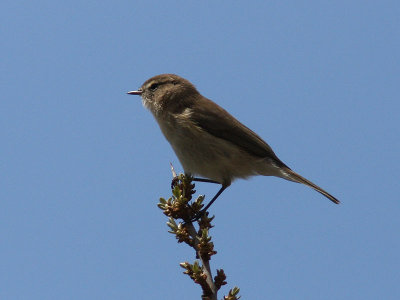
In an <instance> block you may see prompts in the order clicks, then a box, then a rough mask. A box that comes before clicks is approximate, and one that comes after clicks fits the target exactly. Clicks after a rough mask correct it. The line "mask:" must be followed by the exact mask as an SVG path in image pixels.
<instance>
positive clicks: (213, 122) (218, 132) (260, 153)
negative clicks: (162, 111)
mask: <svg viewBox="0 0 400 300" xmlns="http://www.w3.org/2000/svg"><path fill="white" fill-rule="evenodd" d="M191 112H192V113H191V115H190V119H191V120H192V121H193V122H195V123H196V124H197V126H199V127H201V128H202V129H203V130H205V131H206V132H208V133H209V134H212V135H214V136H216V137H218V138H220V139H224V140H226V141H229V142H231V143H232V144H234V145H236V146H238V147H240V148H242V149H243V150H244V151H246V152H248V153H250V154H252V155H254V156H257V157H260V158H272V159H273V160H274V161H276V162H277V163H279V164H281V165H282V166H285V167H287V166H286V165H285V164H284V163H283V162H282V161H281V160H280V159H279V158H278V157H277V156H276V155H275V153H274V151H273V150H272V148H271V147H270V146H269V145H268V144H267V143H266V142H265V141H264V140H263V139H262V138H260V137H259V136H258V135H257V134H256V133H254V132H253V131H252V130H251V129H249V128H247V127H246V126H245V125H243V124H242V123H240V122H239V121H238V120H236V119H235V118H234V117H233V116H232V115H230V114H229V113H228V112H227V111H226V110H224V109H223V108H222V107H220V106H219V105H217V104H216V103H214V102H212V101H211V100H209V99H207V98H204V97H201V98H199V99H197V101H196V102H195V104H194V105H193V106H192V107H191Z"/></svg>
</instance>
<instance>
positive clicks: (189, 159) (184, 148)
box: [160, 124, 276, 185]
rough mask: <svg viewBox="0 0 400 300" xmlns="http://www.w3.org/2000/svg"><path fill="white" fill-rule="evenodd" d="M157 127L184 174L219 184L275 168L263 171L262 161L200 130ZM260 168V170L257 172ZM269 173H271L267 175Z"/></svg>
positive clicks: (161, 125) (272, 171) (162, 125)
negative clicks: (169, 145)
mask: <svg viewBox="0 0 400 300" xmlns="http://www.w3.org/2000/svg"><path fill="white" fill-rule="evenodd" d="M166 125H167V124H160V127H161V130H162V132H163V133H164V135H165V137H166V138H167V140H168V141H169V143H170V144H171V146H172V148H173V149H174V151H175V154H176V155H177V157H178V159H179V161H180V163H181V164H182V167H183V169H184V170H185V173H188V174H192V175H199V176H202V177H204V178H208V179H211V180H214V181H217V182H220V183H222V184H228V185H229V184H230V183H231V182H232V181H233V180H234V179H235V178H246V177H249V176H252V175H257V174H262V173H264V174H263V175H274V173H275V172H276V170H275V168H274V169H271V171H267V172H265V170H264V169H265V168H264V167H262V166H263V165H266V164H265V162H264V163H263V159H262V158H258V157H254V156H253V155H251V154H248V153H246V152H245V151H244V150H243V149H241V148H240V147H238V146H237V145H235V144H232V143H231V142H229V141H226V140H224V139H221V138H218V137H215V136H213V135H211V134H209V133H207V132H205V131H203V130H202V129H201V128H197V127H195V126H193V127H192V126H191V127H190V129H189V128H185V127H178V128H177V127H171V126H166ZM260 167H261V169H263V171H262V173H260ZM267 173H271V174H267Z"/></svg>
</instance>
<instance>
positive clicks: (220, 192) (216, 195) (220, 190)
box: [191, 179, 228, 222]
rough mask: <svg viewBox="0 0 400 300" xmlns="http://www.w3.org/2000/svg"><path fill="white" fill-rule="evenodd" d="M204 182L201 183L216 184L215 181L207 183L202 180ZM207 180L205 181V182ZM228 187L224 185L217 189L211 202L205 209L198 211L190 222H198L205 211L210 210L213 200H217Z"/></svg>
mask: <svg viewBox="0 0 400 300" xmlns="http://www.w3.org/2000/svg"><path fill="white" fill-rule="evenodd" d="M204 180H205V181H202V182H212V183H218V182H215V181H212V180H211V181H208V179H204ZM206 180H207V181H206ZM227 187H228V186H226V185H222V186H221V188H220V189H219V191H218V192H217V193H216V194H215V196H214V197H213V198H212V199H211V201H210V202H209V203H208V204H207V205H206V207H204V208H203V209H202V210H201V211H199V212H198V213H197V214H196V215H195V216H194V218H193V219H192V220H191V221H192V222H194V221H197V220H199V219H200V218H201V217H202V216H203V215H204V214H205V212H206V211H207V209H209V208H210V206H211V205H212V204H213V203H214V202H215V200H217V198H218V197H219V195H221V194H222V192H223V191H224V190H225V189H226V188H227Z"/></svg>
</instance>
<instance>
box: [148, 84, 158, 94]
mask: <svg viewBox="0 0 400 300" xmlns="http://www.w3.org/2000/svg"><path fill="white" fill-rule="evenodd" d="M158 86H159V84H158V83H153V84H151V85H150V91H152V92H154V91H155V90H156V89H157V88H158Z"/></svg>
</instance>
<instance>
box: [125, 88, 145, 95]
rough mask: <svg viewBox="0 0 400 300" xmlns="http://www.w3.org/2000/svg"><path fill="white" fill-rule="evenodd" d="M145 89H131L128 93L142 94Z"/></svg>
mask: <svg viewBox="0 0 400 300" xmlns="http://www.w3.org/2000/svg"><path fill="white" fill-rule="evenodd" d="M142 93H143V91H142V90H141V89H138V90H137V91H130V92H127V94H128V95H141V94H142Z"/></svg>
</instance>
